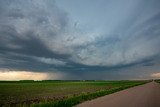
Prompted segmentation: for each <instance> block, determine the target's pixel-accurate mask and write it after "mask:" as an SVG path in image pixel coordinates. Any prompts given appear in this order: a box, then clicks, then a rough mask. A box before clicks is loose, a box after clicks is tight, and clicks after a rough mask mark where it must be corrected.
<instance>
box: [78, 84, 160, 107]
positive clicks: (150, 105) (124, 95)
mask: <svg viewBox="0 0 160 107" xmlns="http://www.w3.org/2000/svg"><path fill="white" fill-rule="evenodd" d="M76 107H160V84H158V83H156V82H150V83H147V84H144V85H140V86H136V87H132V88H129V89H126V90H123V91H119V92H116V93H113V94H110V95H106V96H103V97H100V98H97V99H94V100H91V101H86V102H84V103H81V104H79V105H77V106H76Z"/></svg>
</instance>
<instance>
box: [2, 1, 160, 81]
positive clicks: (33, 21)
mask: <svg viewBox="0 0 160 107" xmlns="http://www.w3.org/2000/svg"><path fill="white" fill-rule="evenodd" d="M102 1H103V0H102ZM56 2H58V1H56ZM56 2H55V1H53V0H14V1H13V0H1V1H0V14H1V15H0V68H4V69H5V68H6V69H11V70H18V71H23V70H25V71H33V72H36V71H41V72H46V71H49V72H52V71H53V72H54V71H57V72H58V71H60V72H65V73H68V75H67V77H66V79H67V78H68V79H72V78H77V79H83V78H85V79H87V78H90V79H94V78H96V79H99V78H102V79H103V78H104V79H105V77H106V79H115V78H117V79H120V78H124V76H125V75H124V74H125V73H126V76H128V77H127V78H131V77H137V76H138V75H139V74H140V73H139V72H138V69H137V71H136V73H135V74H134V73H133V72H131V74H132V75H131V74H129V72H130V71H133V69H134V68H141V67H142V68H143V67H144V68H145V70H146V71H147V73H148V74H149V72H148V71H149V70H151V69H152V68H153V69H156V70H157V69H158V67H157V64H159V63H160V60H158V59H159V55H160V48H159V46H160V42H159V41H160V30H159V29H160V10H159V9H160V8H159V5H158V3H159V1H158V0H154V1H147V2H145V0H142V1H138V0H135V1H130V2H129V1H127V0H124V1H122V2H119V1H117V2H115V1H103V2H102V3H103V5H102V3H100V2H98V4H97V3H96V2H97V1H96V2H93V5H91V7H90V8H88V5H89V4H87V3H89V2H84V1H81V2H79V3H80V5H82V4H85V3H86V4H85V5H84V7H83V8H84V9H83V8H77V7H74V6H76V3H75V5H74V6H73V5H72V6H68V7H66V8H64V7H65V6H67V4H65V1H63V2H64V6H63V5H62V6H60V7H61V8H62V7H63V8H62V9H61V8H60V7H58V5H57V4H56ZM74 2H75V1H72V3H73V4H74ZM95 3H96V5H97V6H99V5H100V6H102V7H103V9H101V8H99V7H92V6H94V5H95ZM124 3H126V4H127V5H124ZM62 4H63V3H62ZM104 4H106V5H104ZM146 6H147V7H146ZM92 8H93V9H92ZM87 9H88V10H87ZM84 10H86V11H84ZM93 10H95V12H94V14H91V13H92V12H93ZM102 10H103V11H102ZM104 10H106V11H105V12H104ZM82 11H83V12H82ZM90 12H91V13H90ZM82 13H83V14H82ZM102 16H103V17H102ZM93 17H94V18H93ZM74 18H75V19H74ZM75 20H76V21H75ZM77 20H78V21H77ZM77 22H78V23H77ZM84 23H85V24H86V26H85V25H83V24H84ZM88 25H91V26H92V28H90V27H89V28H87V26H88ZM155 66H156V67H155ZM148 68H150V69H148ZM140 70H141V69H140ZM123 71H124V72H123ZM116 73H117V74H116ZM103 74H104V75H103ZM95 75H98V76H97V77H96V76H95ZM78 76H79V77H78Z"/></svg>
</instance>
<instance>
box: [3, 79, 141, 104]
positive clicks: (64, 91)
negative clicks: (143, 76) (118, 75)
mask: <svg viewBox="0 0 160 107" xmlns="http://www.w3.org/2000/svg"><path fill="white" fill-rule="evenodd" d="M139 83H144V81H0V106H9V105H14V106H15V105H17V104H18V105H19V104H22V105H23V104H27V105H30V104H33V103H39V102H48V101H57V100H62V99H65V98H68V97H71V96H78V95H81V94H84V93H86V94H88V93H94V92H97V91H101V90H111V89H115V88H119V87H122V88H123V87H127V86H135V85H136V84H139ZM82 100H83V99H82Z"/></svg>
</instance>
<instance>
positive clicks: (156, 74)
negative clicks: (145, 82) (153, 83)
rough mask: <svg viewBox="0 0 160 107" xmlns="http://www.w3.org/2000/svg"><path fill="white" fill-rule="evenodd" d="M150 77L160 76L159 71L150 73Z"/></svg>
mask: <svg viewBox="0 0 160 107" xmlns="http://www.w3.org/2000/svg"><path fill="white" fill-rule="evenodd" d="M151 77H152V78H160V72H158V73H153V74H151Z"/></svg>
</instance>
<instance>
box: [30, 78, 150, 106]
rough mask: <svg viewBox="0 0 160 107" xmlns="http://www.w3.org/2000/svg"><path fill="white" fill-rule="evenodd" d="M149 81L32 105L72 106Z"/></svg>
mask: <svg viewBox="0 0 160 107" xmlns="http://www.w3.org/2000/svg"><path fill="white" fill-rule="evenodd" d="M147 82H149V81H141V82H137V83H133V84H129V85H126V86H120V87H116V88H112V89H109V90H101V91H97V92H93V93H83V94H81V95H78V96H71V97H68V98H65V99H62V100H59V101H50V102H41V103H39V104H33V105H31V106H32V107H72V106H74V105H77V104H79V103H82V102H84V101H87V100H91V99H95V98H97V97H101V96H104V95H108V94H111V93H114V92H117V91H120V90H124V89H127V88H130V87H134V86H138V85H142V84H145V83H147Z"/></svg>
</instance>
